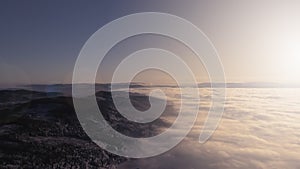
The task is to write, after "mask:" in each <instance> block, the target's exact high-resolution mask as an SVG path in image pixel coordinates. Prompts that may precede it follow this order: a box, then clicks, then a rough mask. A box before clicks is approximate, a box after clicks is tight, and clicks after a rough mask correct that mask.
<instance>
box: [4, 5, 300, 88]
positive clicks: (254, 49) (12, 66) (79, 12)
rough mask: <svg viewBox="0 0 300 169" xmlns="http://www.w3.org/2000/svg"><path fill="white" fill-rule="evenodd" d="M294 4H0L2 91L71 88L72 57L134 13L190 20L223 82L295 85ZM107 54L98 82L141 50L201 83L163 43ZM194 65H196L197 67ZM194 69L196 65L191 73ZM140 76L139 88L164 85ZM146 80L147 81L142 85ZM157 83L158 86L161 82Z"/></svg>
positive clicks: (298, 41) (147, 40)
mask: <svg viewBox="0 0 300 169" xmlns="http://www.w3.org/2000/svg"><path fill="white" fill-rule="evenodd" d="M299 8H300V1H296V0H295V1H279V0H272V1H260V0H254V1H238V0H235V1H233V0H226V1H223V0H210V1H208V0H207V1H196V0H195V1H191V0H190V1H181V0H172V1H171V0H169V1H161V0H154V1H130V0H129V1H115V0H107V1H105V0H101V1H100V0H97V1H96V0H95V1H83V0H82V1H70V0H69V1H67V0H64V1H60V0H51V1H50V0H49V1H39V0H28V1H17V0H2V1H0V23H1V26H0V65H1V66H0V77H1V78H0V85H13V84H24V83H25V84H53V83H70V82H71V75H72V71H73V68H74V64H75V62H76V59H77V57H78V54H79V52H80V50H81V48H82V46H83V45H84V43H85V42H86V41H87V40H88V38H89V37H90V36H91V35H92V34H93V33H94V32H95V31H97V30H98V29H99V28H101V27H102V26H104V25H105V24H107V23H109V22H111V21H113V20H115V19H117V18H119V17H122V16H125V15H128V14H132V13H137V12H164V13H170V14H173V15H177V16H179V17H182V18H184V19H187V20H189V21H190V22H192V23H193V24H195V25H196V26H197V27H198V28H200V29H201V30H202V31H203V32H204V33H205V34H206V35H207V36H208V38H209V39H210V40H211V42H212V43H213V44H214V46H215V48H216V49H217V51H218V53H219V56H220V59H221V61H222V64H223V66H224V72H225V75H226V79H227V81H228V82H284V83H287V82H288V83H297V82H299V80H298V79H300V78H299V77H300V68H299V66H298V63H300V19H299V18H300V10H299ZM126 42H128V43H129V44H127V45H121V44H119V45H117V46H116V47H115V48H113V49H112V51H111V52H110V53H109V54H107V56H106V57H105V60H104V61H103V64H101V65H100V68H99V72H100V73H99V78H97V79H98V82H106V81H109V80H110V78H111V75H112V73H113V68H115V67H116V65H118V63H120V61H121V60H122V58H124V57H126V55H128V54H130V52H134V50H136V49H142V48H145V47H153V46H154V47H161V48H165V49H166V48H167V49H169V50H175V51H176V52H178V53H179V54H182V57H183V58H184V59H185V60H186V61H187V62H189V63H191V64H192V65H191V69H193V71H195V72H196V73H195V74H196V75H197V80H198V81H199V82H205V81H207V80H208V79H207V74H206V73H205V69H203V66H201V63H200V64H198V63H197V64H196V63H194V59H193V56H191V55H192V54H191V53H190V52H189V51H188V50H186V49H184V47H181V46H182V45H180V44H178V43H177V42H174V41H172V40H170V39H168V38H163V37H156V36H149V35H148V36H147V35H145V36H144V37H143V36H138V37H133V38H129V39H126V40H124V41H123V42H122V43H124V44H125V43H126ZM124 46H125V47H124ZM197 62H198V61H197ZM193 64H194V65H193ZM160 74H161V73H157V72H156V73H155V72H152V73H151V71H150V72H148V74H147V72H146V74H144V75H142V74H141V75H140V77H137V80H138V81H146V82H164V81H168V79H170V78H169V77H167V76H166V75H160ZM145 77H146V78H145ZM162 79H163V80H162Z"/></svg>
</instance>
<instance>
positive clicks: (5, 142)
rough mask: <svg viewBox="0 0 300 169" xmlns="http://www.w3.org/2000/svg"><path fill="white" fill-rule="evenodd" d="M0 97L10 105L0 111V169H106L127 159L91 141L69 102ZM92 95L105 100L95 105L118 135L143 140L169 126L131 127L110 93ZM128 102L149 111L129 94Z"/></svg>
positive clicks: (41, 96)
mask: <svg viewBox="0 0 300 169" xmlns="http://www.w3.org/2000/svg"><path fill="white" fill-rule="evenodd" d="M0 93H1V95H0V97H1V98H2V100H5V99H6V100H5V101H6V102H5V103H9V104H6V106H1V108H0V168H71V167H75V168H101V167H102V168H111V167H112V166H114V165H118V164H119V163H121V162H123V161H125V160H126V158H123V157H119V156H116V155H113V154H111V153H108V152H106V151H105V150H103V149H101V148H100V147H99V146H97V145H96V144H95V143H93V142H92V141H91V140H90V138H89V137H88V136H87V135H86V133H85V132H84V130H83V129H82V127H81V125H80V123H79V121H78V119H77V116H76V113H75V111H74V107H73V102H72V98H71V97H65V96H53V97H50V96H49V94H48V93H44V92H35V91H28V90H4V91H0ZM28 95H31V96H34V97H31V96H30V97H29V96H28ZM12 96H14V97H12ZM96 96H97V97H102V98H104V99H100V100H98V105H99V107H100V110H101V112H102V115H103V117H104V118H105V119H106V120H107V121H108V123H109V124H110V125H111V126H112V127H113V128H115V129H116V130H118V131H119V132H121V133H123V134H126V135H129V136H133V137H148V136H152V135H156V134H158V133H159V132H160V128H161V127H163V126H166V125H169V124H168V123H166V122H164V121H163V120H161V119H157V120H156V121H154V122H152V123H147V124H139V123H134V122H130V121H128V120H127V119H126V118H124V117H123V116H122V115H121V114H120V113H118V112H117V111H116V109H115V107H114V105H113V102H112V98H111V93H110V92H97V93H96ZM3 97H6V98H3ZM7 98H10V99H7ZM130 98H131V101H132V103H133V105H134V106H136V107H139V108H140V109H143V110H146V109H147V108H148V107H147V106H149V101H148V99H149V98H148V97H147V96H144V95H140V94H137V93H130ZM26 99H27V100H26ZM7 100H12V102H8V101H7ZM16 100H18V101H16ZM20 100H22V102H20ZM168 109H171V106H168Z"/></svg>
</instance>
